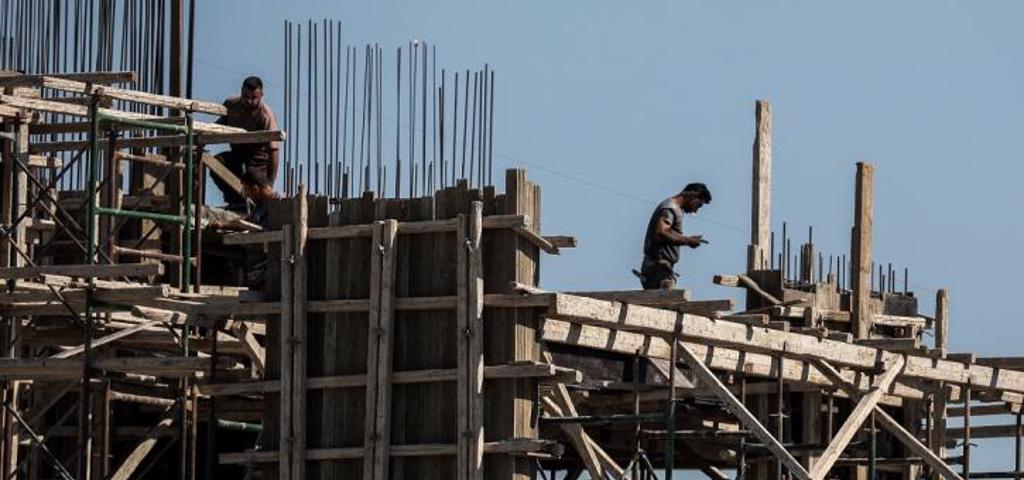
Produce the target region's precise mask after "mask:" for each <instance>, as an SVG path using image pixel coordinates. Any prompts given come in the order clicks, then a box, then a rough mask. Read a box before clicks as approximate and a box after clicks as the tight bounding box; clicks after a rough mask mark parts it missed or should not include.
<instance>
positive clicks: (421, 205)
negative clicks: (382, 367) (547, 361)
mask: <svg viewBox="0 0 1024 480" xmlns="http://www.w3.org/2000/svg"><path fill="white" fill-rule="evenodd" d="M474 201H480V202H482V204H483V215H484V216H488V215H501V214H522V215H527V216H528V218H529V220H530V223H531V227H530V228H532V229H534V230H535V231H539V228H540V189H539V187H537V186H536V185H534V184H533V183H531V182H529V181H528V180H527V179H526V176H525V172H523V171H521V170H509V171H508V172H507V173H506V193H505V194H496V193H495V189H494V188H493V187H487V188H485V189H483V190H475V189H469V188H468V187H467V186H466V185H465V184H460V185H459V186H457V187H453V188H446V189H444V190H441V191H438V192H437V193H436V194H435V196H434V197H426V198H413V199H375V198H373V196H372V194H367V195H365V196H363V197H362V198H354V199H346V200H343V201H342V203H341V204H340V206H339V208H337V209H334V211H333V212H331V213H328V204H327V201H326V200H325V199H323V198H310V199H309V201H308V209H309V226H310V227H311V228H312V227H321V226H329V225H330V226H342V225H361V224H368V223H371V222H374V221H377V220H385V219H393V220H397V221H398V222H399V224H400V223H401V222H408V221H421V220H440V219H450V218H456V217H457V216H458V215H460V214H466V213H468V212H469V211H470V208H471V203H472V202H474ZM294 202H295V200H294V199H289V200H283V201H281V202H279V203H278V204H275V205H274V206H273V207H272V209H271V214H270V219H271V224H272V225H271V228H272V229H275V230H276V229H280V228H281V227H282V226H283V225H286V224H292V223H294V218H293V213H292V212H293V211H294ZM372 242H373V239H372V238H371V237H366V236H363V237H356V238H344V239H329V240H321V241H311V242H310V243H309V244H308V247H307V253H306V256H307V259H306V261H307V266H308V267H307V268H308V274H307V275H308V280H307V282H306V285H307V289H308V292H307V295H308V300H311V301H312V300H339V299H368V298H371V281H370V278H371V253H372V252H371V247H372ZM481 244H482V260H483V277H484V291H485V292H486V293H506V292H509V291H510V282H519V283H522V284H526V285H536V284H537V280H538V275H539V271H538V257H539V252H538V249H537V247H536V246H535V245H533V244H531V243H529V242H527V241H525V240H523V239H522V238H521V237H520V236H519V235H517V234H516V233H515V232H514V231H512V230H484V233H483V237H482V241H481ZM461 246H462V245H461V242H459V241H457V234H456V233H455V232H443V233H428V234H414V235H398V236H397V238H396V240H395V244H394V250H395V265H396V268H395V274H394V286H393V289H394V290H393V293H394V296H395V297H396V298H403V297H437V296H452V295H456V293H457V277H456V273H457V264H458V262H457V254H458V250H457V248H460V247H461ZM280 248H281V247H280V246H279V244H278V246H274V247H272V248H271V255H270V262H269V263H270V265H271V271H270V272H269V274H268V279H270V281H268V285H267V287H266V297H267V300H271V301H272V300H277V299H279V298H280V293H281V286H280V280H279V272H280V271H279V270H278V269H279V268H280ZM538 318H539V317H538V315H537V312H536V311H535V310H531V309H512V308H491V307H487V308H486V309H484V313H483V324H484V331H483V350H484V359H485V365H505V364H508V363H510V362H515V361H538V360H539V358H540V350H539V348H540V347H539V342H538V340H537V328H538ZM394 319H395V320H394V322H395V323H394V329H393V340H394V343H393V349H392V352H393V354H392V356H391V362H392V364H393V369H394V371H395V372H401V371H422V370H428V369H457V368H459V365H458V361H457V341H458V335H460V332H459V331H458V329H457V328H456V311H455V310H452V309H438V310H402V309H399V310H396V311H395V313H394ZM305 323H306V325H307V330H306V339H307V343H306V345H307V348H306V351H307V362H306V370H307V375H308V377H309V378H313V377H324V376H336V375H360V374H366V373H367V372H368V339H369V338H370V335H371V333H372V332H371V331H370V330H369V328H368V323H369V314H368V313H366V312H355V313H327V314H316V313H310V314H308V315H307V316H306V322H305ZM279 328H280V327H279V325H278V323H277V322H276V321H275V319H273V318H272V319H270V320H269V322H268V325H267V342H268V345H267V347H268V348H267V356H266V357H267V378H268V379H279V378H281V365H280V349H281V345H280V330H279ZM536 390H537V388H536V381H535V380H534V379H529V378H527V379H489V380H487V381H486V382H485V383H484V389H483V391H484V393H483V406H484V432H485V440H486V441H488V442H490V441H499V440H508V439H512V438H536V437H537V432H536V431H535V429H534V426H533V422H532V419H533V417H534V412H533V408H534V405H535V397H536ZM456 392H457V388H456V382H451V381H447V382H430V383H407V384H395V385H392V391H391V414H390V419H391V420H390V445H392V446H398V445H431V444H433V445H454V444H456V443H457V442H458V439H459V428H458V415H459V412H458V408H457V403H458V401H457V396H456ZM286 401H304V402H305V406H306V411H307V417H306V418H307V422H306V425H305V432H306V448H307V449H309V450H315V449H321V450H320V451H324V450H322V449H345V448H348V449H351V448H353V447H363V446H364V445H366V443H367V437H368V435H367V432H366V431H365V423H366V420H365V419H366V415H367V411H366V403H367V395H366V387H363V386H359V387H347V388H327V389H315V390H308V391H307V392H305V394H304V395H303V394H302V393H300V392H295V394H294V395H293V398H291V399H290V400H287V399H286ZM280 402H281V399H280V396H279V395H278V394H276V393H272V394H268V395H267V401H266V407H265V408H266V412H265V415H264V425H265V431H264V435H263V438H262V442H263V444H264V447H265V449H266V450H276V449H277V446H278V444H279V435H278V428H279V427H278V425H279V418H280V407H281V404H280ZM368 450H369V449H368ZM367 453H368V451H367V452H364V455H365V454H367ZM306 471H307V478H323V479H328V478H331V479H334V478H352V479H359V478H363V459H362V458H355V459H345V460H322V461H309V462H307V463H306ZM264 472H265V474H266V475H267V478H277V472H278V470H277V466H276V465H275V466H273V467H268V468H266V469H265V470H264ZM532 473H533V462H532V461H531V460H528V459H526V458H522V457H513V456H510V455H499V454H494V455H491V454H488V455H485V456H484V478H487V479H498V480H501V479H523V480H525V479H527V478H533V476H532ZM388 477H389V478H394V479H406V478H408V479H413V478H415V479H439V480H440V479H443V480H449V479H452V478H456V477H457V474H456V457H455V456H453V455H450V454H443V455H432V456H425V455H424V456H400V457H396V456H391V458H390V474H389V475H388Z"/></svg>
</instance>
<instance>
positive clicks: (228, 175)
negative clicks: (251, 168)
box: [203, 154, 245, 195]
mask: <svg viewBox="0 0 1024 480" xmlns="http://www.w3.org/2000/svg"><path fill="white" fill-rule="evenodd" d="M203 164H205V165H206V166H207V167H208V168H209V169H210V173H212V174H214V175H216V176H217V178H220V179H221V180H224V182H225V183H226V184H227V185H228V187H229V188H231V190H233V191H234V192H235V193H237V194H239V195H245V186H244V185H243V184H242V180H241V179H239V178H238V176H236V175H235V174H234V172H232V171H231V170H228V167H226V166H224V164H223V163H221V161H220V159H219V158H217V157H215V156H213V155H205V154H204V155H203Z"/></svg>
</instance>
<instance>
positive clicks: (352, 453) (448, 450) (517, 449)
mask: <svg viewBox="0 0 1024 480" xmlns="http://www.w3.org/2000/svg"><path fill="white" fill-rule="evenodd" d="M457 448H458V447H457V446H456V445H455V444H445V443H435V444H419V445H395V446H393V447H392V451H391V456H392V457H431V456H454V455H455V454H456V450H457ZM560 452H561V446H560V445H559V444H558V443H556V442H552V441H550V440H538V439H530V438H516V439H512V440H502V441H496V442H487V443H485V444H484V453H486V454H504V455H530V454H534V455H535V456H539V457H543V456H556V457H557V456H559V455H560ZM364 453H365V450H364V449H363V448H362V447H354V448H320V449H311V450H309V452H308V454H307V457H306V459H307V460H309V461H318V462H322V461H332V460H354V459H359V458H363V455H364ZM278 460H279V459H278V452H275V451H272V450H271V451H249V452H236V453H222V454H220V456H219V462H220V464H221V465H250V464H258V463H274V462H276V461H278Z"/></svg>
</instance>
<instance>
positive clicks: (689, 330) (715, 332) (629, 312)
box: [548, 294, 1024, 393]
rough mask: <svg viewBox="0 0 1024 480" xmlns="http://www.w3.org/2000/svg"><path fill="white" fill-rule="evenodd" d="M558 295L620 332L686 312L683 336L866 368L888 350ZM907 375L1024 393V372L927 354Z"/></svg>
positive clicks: (573, 316) (576, 315)
mask: <svg viewBox="0 0 1024 480" xmlns="http://www.w3.org/2000/svg"><path fill="white" fill-rule="evenodd" d="M555 299H556V300H555V301H554V303H553V304H552V306H551V307H550V308H549V311H548V316H549V317H552V318H556V319H563V320H566V321H570V322H573V323H582V324H591V325H597V326H601V327H605V328H612V329H615V330H620V331H634V332H639V333H646V334H651V335H659V336H666V335H671V333H672V330H671V329H672V328H673V325H674V323H675V321H676V317H677V315H681V316H682V318H681V324H682V328H683V330H682V336H683V338H684V339H686V340H689V341H693V342H697V343H704V344H708V345H720V346H727V347H730V348H736V349H740V350H745V351H751V352H761V353H773V354H781V355H785V356H788V357H793V358H820V359H822V360H825V361H827V362H830V363H833V364H838V365H846V366H849V367H850V368H854V369H860V370H874V369H875V368H876V366H877V362H878V360H879V359H881V358H883V357H884V356H885V355H886V353H885V352H884V351H882V350H878V349H876V348H871V347H866V346H862V345H852V344H849V343H844V342H839V341H835V340H829V339H824V338H817V337H813V336H809V335H803V334H799V333H791V332H782V331H778V330H771V329H765V328H759V327H752V326H747V325H743V324H739V323H736V322H729V321H726V320H715V319H710V318H705V317H700V316H696V315H690V314H676V313H673V312H670V311H667V310H661V309H655V308H649V307H643V306H637V305H627V304H621V303H617V302H608V301H603V300H595V299H588V298H584V297H577V296H572V295H566V294H556V295H555ZM903 376H904V377H907V378H919V379H923V380H931V381H946V382H949V383H954V384H959V385H965V384H967V383H968V381H971V383H972V384H973V385H975V387H976V388H977V387H980V386H982V385H984V388H986V389H989V390H1003V391H1010V392H1015V393H1024V372H1018V371H1015V370H1006V369H994V368H991V367H986V366H982V365H976V364H965V363H960V362H951V361H948V360H938V359H932V358H928V357H923V356H915V355H911V356H908V357H907V365H906V367H905V369H904V371H903Z"/></svg>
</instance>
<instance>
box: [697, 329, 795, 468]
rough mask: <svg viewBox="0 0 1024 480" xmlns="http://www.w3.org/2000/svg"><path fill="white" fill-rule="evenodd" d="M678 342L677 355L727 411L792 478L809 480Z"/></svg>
mask: <svg viewBox="0 0 1024 480" xmlns="http://www.w3.org/2000/svg"><path fill="white" fill-rule="evenodd" d="M678 344H679V356H680V357H682V359H683V361H685V362H686V364H687V365H689V367H690V370H692V371H693V372H694V373H696V374H697V376H698V378H700V379H701V381H702V382H704V383H705V384H706V385H707V386H708V387H709V388H710V389H711V390H712V391H713V392H714V393H715V395H716V396H717V397H718V398H719V399H720V400H722V401H723V402H725V407H726V408H727V409H729V412H731V413H732V414H733V415H735V416H736V418H738V419H739V420H740V422H741V423H743V425H744V426H746V427H747V428H748V429H750V432H751V433H753V434H754V436H756V437H757V438H758V439H759V440H761V441H762V442H764V444H765V445H766V446H767V447H768V450H770V451H771V452H772V454H773V455H775V457H776V458H778V459H779V461H780V462H782V464H783V465H785V466H786V468H788V469H789V471H790V473H792V474H793V477H794V478H796V479H797V480H811V476H810V474H809V473H807V470H806V469H804V467H803V465H801V464H800V462H798V461H797V460H796V458H793V455H792V454H790V453H789V452H788V451H786V447H783V446H782V444H781V443H779V441H778V440H776V439H775V437H773V436H772V434H771V433H769V432H768V429H767V428H765V427H764V425H761V422H759V421H757V418H756V417H754V415H753V414H752V413H750V410H747V407H745V406H744V405H743V403H741V402H740V401H739V400H737V399H736V397H735V396H733V394H732V392H730V391H729V389H728V387H726V386H725V385H724V384H723V383H722V381H721V380H719V379H718V377H716V376H715V374H714V373H711V370H710V369H708V367H707V365H704V362H702V361H700V359H699V358H697V356H696V355H694V354H693V352H691V351H690V349H689V348H687V347H686V345H685V344H684V343H683V342H678Z"/></svg>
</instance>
